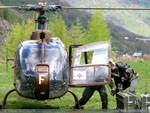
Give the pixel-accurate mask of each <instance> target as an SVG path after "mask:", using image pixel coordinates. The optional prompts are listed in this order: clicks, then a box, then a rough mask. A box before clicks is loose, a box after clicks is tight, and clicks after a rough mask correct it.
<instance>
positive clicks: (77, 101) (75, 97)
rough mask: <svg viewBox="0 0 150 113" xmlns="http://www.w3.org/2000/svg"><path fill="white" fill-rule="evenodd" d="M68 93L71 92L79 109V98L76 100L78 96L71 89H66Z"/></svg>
mask: <svg viewBox="0 0 150 113" xmlns="http://www.w3.org/2000/svg"><path fill="white" fill-rule="evenodd" d="M68 92H69V93H71V94H72V95H73V97H74V100H75V105H77V107H78V108H79V109H81V106H80V103H79V100H78V97H77V96H76V95H75V93H73V92H72V91H71V90H68Z"/></svg>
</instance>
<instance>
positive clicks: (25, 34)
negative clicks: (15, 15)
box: [0, 19, 34, 58]
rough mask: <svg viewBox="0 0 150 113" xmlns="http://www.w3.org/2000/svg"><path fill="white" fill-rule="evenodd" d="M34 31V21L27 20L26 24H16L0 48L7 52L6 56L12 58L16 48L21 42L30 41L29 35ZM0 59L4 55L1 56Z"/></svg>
mask: <svg viewBox="0 0 150 113" xmlns="http://www.w3.org/2000/svg"><path fill="white" fill-rule="evenodd" d="M33 30H34V21H32V20H30V19H29V20H28V21H27V22H26V23H25V22H24V21H23V22H22V23H21V24H19V23H16V24H14V26H13V29H12V31H11V32H10V33H9V34H8V36H7V37H6V41H5V44H4V45H3V46H1V47H0V48H2V49H3V50H5V51H8V56H9V57H11V58H14V53H15V50H16V47H17V46H18V44H19V43H20V42H21V41H22V40H28V39H30V36H31V33H32V31H33ZM1 57H2V58H4V57H5V55H2V56H1Z"/></svg>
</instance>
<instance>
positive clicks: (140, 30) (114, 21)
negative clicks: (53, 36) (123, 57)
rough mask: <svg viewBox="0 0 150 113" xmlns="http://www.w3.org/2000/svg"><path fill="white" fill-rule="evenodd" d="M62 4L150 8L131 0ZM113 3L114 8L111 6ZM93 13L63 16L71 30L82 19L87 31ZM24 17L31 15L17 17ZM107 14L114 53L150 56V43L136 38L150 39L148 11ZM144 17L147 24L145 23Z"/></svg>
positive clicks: (9, 2)
mask: <svg viewBox="0 0 150 113" xmlns="http://www.w3.org/2000/svg"><path fill="white" fill-rule="evenodd" d="M45 1H47V0H45ZM58 1H59V0H51V1H49V4H56V3H58ZM143 1H145V0H143ZM0 2H1V3H3V4H5V5H21V4H24V3H25V2H28V3H37V0H30V1H29V0H26V1H25V2H24V0H13V1H12V0H7V1H6V0H0ZM60 3H61V4H62V5H64V6H73V7H99V6H100V7H133V6H134V7H148V6H147V5H146V4H148V2H146V1H145V2H140V1H139V2H136V1H135V2H130V1H129V0H128V1H126V0H123V1H121V2H120V0H111V1H109V2H106V0H103V1H102V0H94V1H92V2H91V1H90V0H87V1H86V3H85V1H84V0H80V1H79V0H76V1H75V0H70V1H68V0H60ZM110 4H113V5H112V6H111V5H110ZM135 12H136V13H135ZM17 13H18V12H17ZM91 13H92V12H85V11H83V10H82V11H81V10H74V11H71V10H69V11H62V12H60V14H62V15H63V17H64V19H65V22H66V24H67V27H68V29H70V26H71V24H73V23H75V20H76V18H80V19H81V21H82V25H83V26H84V28H86V27H87V23H88V20H89V19H90V16H91ZM132 13H135V14H132ZM141 13H142V14H141ZM11 14H14V13H11ZM22 14H24V15H26V14H27V13H24V12H23V13H22V12H21V13H19V14H17V16H18V15H19V16H20V17H23V16H22ZM104 14H105V16H106V21H107V23H108V28H109V29H110V31H111V35H112V48H113V50H114V51H119V53H120V54H125V53H129V54H133V53H134V52H143V53H147V54H150V51H149V49H150V46H149V44H145V43H144V42H142V41H138V40H136V39H135V38H136V37H140V38H145V36H146V37H148V36H149V34H150V28H149V25H148V24H147V23H148V20H149V15H148V12H144V13H143V12H141V11H115V12H112V11H104ZM137 15H140V17H141V18H138V17H137ZM142 17H143V18H142ZM144 18H145V23H144V21H143V19H144ZM137 21H138V22H139V23H140V24H137V23H136V22H137ZM143 34H144V35H143ZM142 35H143V36H142ZM124 37H129V38H130V40H125V39H124ZM141 45H142V46H141Z"/></svg>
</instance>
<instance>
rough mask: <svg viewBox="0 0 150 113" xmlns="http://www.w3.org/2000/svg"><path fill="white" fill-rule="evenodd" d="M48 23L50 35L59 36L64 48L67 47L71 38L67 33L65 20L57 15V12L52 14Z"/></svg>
mask: <svg viewBox="0 0 150 113" xmlns="http://www.w3.org/2000/svg"><path fill="white" fill-rule="evenodd" d="M49 24H50V25H49V26H50V32H51V35H52V37H59V38H60V39H61V40H62V41H63V42H64V43H65V45H66V48H67V49H68V47H69V45H70V39H71V38H70V37H69V35H68V32H67V28H66V25H65V21H64V20H63V18H62V16H61V15H58V13H56V14H55V15H52V17H51V20H50V23H49Z"/></svg>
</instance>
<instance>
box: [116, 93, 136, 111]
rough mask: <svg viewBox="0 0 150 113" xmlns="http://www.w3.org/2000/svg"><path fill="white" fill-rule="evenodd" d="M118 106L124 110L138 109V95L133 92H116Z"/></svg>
mask: <svg viewBox="0 0 150 113" xmlns="http://www.w3.org/2000/svg"><path fill="white" fill-rule="evenodd" d="M116 100H117V108H118V109H124V110H133V109H136V100H137V98H136V95H134V94H132V93H122V92H119V93H117V94H116Z"/></svg>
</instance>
